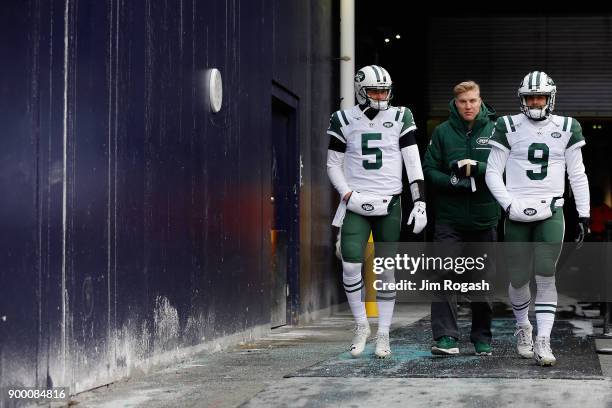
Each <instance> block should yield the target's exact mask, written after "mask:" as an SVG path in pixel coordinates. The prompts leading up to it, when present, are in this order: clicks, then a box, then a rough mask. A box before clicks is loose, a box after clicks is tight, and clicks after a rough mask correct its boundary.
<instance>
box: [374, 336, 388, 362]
mask: <svg viewBox="0 0 612 408" xmlns="http://www.w3.org/2000/svg"><path fill="white" fill-rule="evenodd" d="M374 354H376V357H378V358H387V357H389V356H390V355H391V346H390V345H389V333H378V334H377V335H376V351H375V352H374Z"/></svg>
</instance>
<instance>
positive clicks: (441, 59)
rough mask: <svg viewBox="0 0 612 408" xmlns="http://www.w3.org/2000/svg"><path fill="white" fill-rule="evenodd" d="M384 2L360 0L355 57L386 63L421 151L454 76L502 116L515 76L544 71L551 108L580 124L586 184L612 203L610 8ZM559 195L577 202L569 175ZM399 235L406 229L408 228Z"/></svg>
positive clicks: (571, 215)
mask: <svg viewBox="0 0 612 408" xmlns="http://www.w3.org/2000/svg"><path fill="white" fill-rule="evenodd" d="M384 9H385V10H390V12H388V13H386V14H385V17H384V18H380V13H381V8H380V5H379V4H377V3H375V2H357V12H356V44H357V46H358V48H357V51H356V60H357V61H356V66H357V67H361V66H364V65H368V64H372V63H376V64H379V65H382V66H383V67H385V68H387V70H388V71H389V72H390V74H391V76H392V78H393V82H394V94H395V96H394V100H393V104H394V105H404V106H408V107H409V108H410V109H411V110H412V111H413V113H414V116H415V119H416V122H417V126H418V127H419V128H420V132H419V147H420V150H421V153H423V152H424V150H425V149H426V147H427V144H428V142H429V138H430V136H431V133H432V131H433V129H434V127H435V126H436V125H438V124H440V123H441V122H443V121H445V120H446V119H447V118H448V102H449V100H450V99H451V97H452V89H453V86H454V85H456V84H457V83H459V82H461V81H465V80H474V81H476V82H477V83H479V84H480V86H481V96H482V98H483V100H484V101H485V102H487V103H488V104H490V105H492V106H493V108H494V109H495V110H496V111H497V114H498V115H499V116H501V115H507V114H516V113H518V112H519V100H518V96H517V89H518V84H519V82H520V81H521V79H522V78H523V77H524V75H525V74H526V73H528V72H530V71H533V70H541V71H545V72H546V73H547V74H549V75H550V76H551V77H552V78H553V79H554V81H555V83H556V85H557V99H556V108H555V113H557V114H559V115H564V116H572V117H574V118H576V119H578V121H579V122H580V123H581V124H582V128H583V131H584V132H583V133H584V135H585V138H586V140H587V145H586V146H585V147H584V148H583V149H582V151H583V155H584V162H585V167H586V171H587V175H588V176H589V182H590V188H591V192H592V193H594V195H595V197H596V198H599V197H602V198H603V201H604V202H605V203H607V205H608V206H612V162H611V161H610V160H609V159H608V158H607V152H609V151H611V150H612V137H611V136H612V96H611V95H612V71H611V70H610V67H612V36H611V31H610V26H611V23H612V12H611V11H610V10H609V8H607V7H606V6H604V5H601V6H599V7H591V8H587V7H580V8H578V7H570V6H561V7H557V6H555V7H554V8H552V7H547V6H534V7H531V6H530V7H529V10H525V9H523V8H521V7H517V8H511V9H503V10H500V8H499V7H497V8H496V7H495V6H493V5H491V4H488V5H479V4H477V3H474V4H471V5H470V7H469V9H466V8H465V7H463V6H462V5H449V6H444V7H442V8H434V7H433V6H431V5H425V6H424V8H419V10H418V11H417V10H415V9H414V7H413V6H412V5H411V4H409V3H407V2H399V1H398V2H392V3H391V4H389V5H388V6H385V8H384ZM565 198H566V202H567V205H568V208H575V205H574V202H573V199H571V189H570V188H569V183H568V182H567V178H566V197H565ZM568 198H569V200H567V199H568ZM408 202H410V200H404V203H408ZM430 209H431V210H433V208H428V211H429V210H430ZM406 210H409V208H408V209H406ZM432 215H433V213H432ZM565 217H566V225H575V223H576V217H577V216H576V215H575V211H572V210H570V211H566V212H565ZM429 227H430V226H428V230H429V231H431V230H432V228H429ZM402 238H403V239H404V240H410V239H412V238H411V237H410V234H409V233H408V232H407V231H406V229H405V228H404V231H403V233H402ZM565 239H566V240H567V241H572V240H573V239H574V231H573V229H568V230H567V233H566V238H565Z"/></svg>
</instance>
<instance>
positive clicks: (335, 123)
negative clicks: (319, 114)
mask: <svg viewBox="0 0 612 408" xmlns="http://www.w3.org/2000/svg"><path fill="white" fill-rule="evenodd" d="M327 133H328V134H330V135H334V136H336V137H338V138H341V139H342V140H344V141H345V142H346V137H344V133H342V123H341V122H340V116H339V115H338V112H334V113H333V114H332V115H331V117H330V118H329V128H327Z"/></svg>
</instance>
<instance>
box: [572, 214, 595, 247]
mask: <svg viewBox="0 0 612 408" xmlns="http://www.w3.org/2000/svg"><path fill="white" fill-rule="evenodd" d="M590 224H591V219H590V218H589V217H579V218H578V225H577V227H576V244H578V245H576V248H578V249H580V248H581V247H582V243H583V242H584V237H585V236H586V235H588V234H590V233H591V229H590V228H589V225H590Z"/></svg>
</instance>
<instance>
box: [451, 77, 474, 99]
mask: <svg viewBox="0 0 612 408" xmlns="http://www.w3.org/2000/svg"><path fill="white" fill-rule="evenodd" d="M468 91H477V92H478V94H479V95H480V86H478V84H477V83H476V82H474V81H463V82H461V83H459V84H457V85H455V87H454V88H453V92H454V93H455V98H456V97H458V96H459V95H461V94H462V93H464V92H468Z"/></svg>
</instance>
